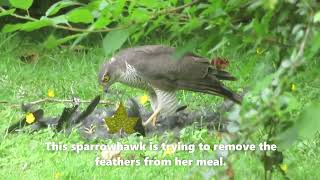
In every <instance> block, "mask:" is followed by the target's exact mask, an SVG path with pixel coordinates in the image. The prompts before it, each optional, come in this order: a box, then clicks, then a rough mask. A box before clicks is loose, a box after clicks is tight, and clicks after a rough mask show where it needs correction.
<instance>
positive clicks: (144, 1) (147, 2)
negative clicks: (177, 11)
mask: <svg viewBox="0 0 320 180" xmlns="http://www.w3.org/2000/svg"><path fill="white" fill-rule="evenodd" d="M138 2H139V4H140V5H142V6H145V7H147V8H156V7H159V5H161V3H159V2H161V1H154V0H140V1H138Z"/></svg>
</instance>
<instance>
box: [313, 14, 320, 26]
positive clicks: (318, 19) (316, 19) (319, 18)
mask: <svg viewBox="0 0 320 180" xmlns="http://www.w3.org/2000/svg"><path fill="white" fill-rule="evenodd" d="M313 22H315V23H316V22H320V11H318V12H317V13H316V14H315V15H314V17H313Z"/></svg>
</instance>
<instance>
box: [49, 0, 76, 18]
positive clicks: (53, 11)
mask: <svg viewBox="0 0 320 180" xmlns="http://www.w3.org/2000/svg"><path fill="white" fill-rule="evenodd" d="M73 5H79V3H78V2H74V1H70V0H64V1H59V2H57V3H55V4H53V5H52V6H51V7H50V8H49V9H48V10H47V12H46V16H52V15H54V14H56V13H58V12H59V11H60V10H61V9H63V8H65V7H69V6H73Z"/></svg>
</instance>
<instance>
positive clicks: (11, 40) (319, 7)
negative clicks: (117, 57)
mask: <svg viewBox="0 0 320 180" xmlns="http://www.w3.org/2000/svg"><path fill="white" fill-rule="evenodd" d="M0 16H1V17H0V26H2V32H1V34H0V55H1V64H0V72H1V75H0V101H1V102H3V103H1V104H0V110H1V111H0V117H1V118H0V121H1V125H0V130H1V131H2V132H4V130H5V128H7V127H8V125H9V124H11V123H12V122H14V121H16V120H17V119H19V118H20V117H21V116H23V115H22V114H21V113H20V112H19V109H16V108H13V107H12V106H11V105H10V103H20V102H28V101H30V100H34V99H39V97H44V96H46V93H47V91H48V89H54V90H55V94H56V96H57V97H59V98H70V96H71V94H72V93H71V92H72V91H73V92H75V93H76V95H77V96H79V97H81V98H83V99H90V98H92V97H94V96H95V95H96V94H98V93H101V91H100V90H99V87H98V85H97V83H96V73H97V70H98V69H99V65H100V64H101V63H102V62H103V61H104V60H105V58H106V57H110V56H111V55H112V54H113V53H114V52H116V51H117V50H118V49H119V48H124V47H132V46H136V45H144V44H166V45H170V46H174V47H177V48H178V50H177V53H180V54H183V53H184V52H187V51H192V52H194V53H196V54H198V55H202V56H204V57H208V58H209V59H212V58H215V57H225V58H226V59H228V60H229V62H230V65H229V67H228V69H227V70H228V71H230V72H232V73H233V74H234V75H235V76H236V77H238V78H239V80H238V81H237V82H235V83H232V84H230V86H232V87H233V89H237V90H238V91H244V92H246V96H245V98H244V103H243V105H242V106H241V107H240V106H237V107H235V108H234V109H232V110H231V111H230V112H229V113H227V114H225V116H226V117H228V118H229V119H230V120H231V121H232V123H230V125H229V126H228V128H227V129H228V132H227V133H222V134H220V133H217V132H211V131H208V130H207V129H206V128H204V127H198V126H196V125H195V126H192V127H187V128H186V129H184V130H183V131H181V132H180V138H179V139H174V138H172V135H170V133H171V132H168V133H167V134H164V135H163V136H160V137H158V136H155V137H148V138H142V139H141V138H136V137H129V138H126V139H123V141H124V142H127V143H128V142H129V143H136V142H138V141H144V142H149V141H152V142H160V141H165V142H168V143H170V142H175V141H179V140H180V141H184V142H187V143H199V142H206V143H210V144H213V143H218V142H220V143H250V142H252V143H259V142H263V141H267V142H269V143H276V144H277V145H278V147H279V149H278V151H276V152H273V153H261V152H256V153H229V154H228V155H224V156H226V158H227V159H228V164H229V165H228V166H227V167H221V168H203V167H192V168H185V167H178V168H172V167H139V168H131V167H126V168H117V167H112V168H106V167H95V166H94V164H93V163H92V160H93V159H94V158H95V156H96V155H97V154H96V153H99V152H90V153H82V154H80V155H78V154H73V153H66V152H54V153H53V152H47V151H46V150H45V148H44V145H43V144H44V142H47V141H49V140H50V141H56V142H64V143H78V142H80V141H82V140H81V139H80V137H79V136H78V135H77V134H76V133H74V134H72V135H71V136H70V137H69V138H66V137H64V136H63V135H59V136H55V137H53V138H52V132H51V131H50V130H46V131H40V132H39V133H36V134H32V135H28V134H22V133H21V134H16V135H7V134H3V136H1V143H0V156H1V159H0V169H1V170H0V177H8V176H9V178H11V179H19V178H22V177H23V178H38V179H40V178H42V177H50V178H62V179H69V178H79V179H81V178H84V177H104V176H108V177H111V178H112V177H114V178H125V177H128V176H131V177H133V176H132V175H137V176H138V175H144V177H146V178H147V177H156V178H159V179H163V178H170V177H178V178H186V177H187V178H190V179H193V178H219V179H220V178H230V179H232V178H237V179H243V178H248V177H249V179H257V178H265V179H269V178H272V177H273V178H277V179H278V178H292V179H301V178H307V179H317V177H318V176H319V171H318V168H319V162H320V161H319V157H318V156H317V154H318V153H319V150H320V149H319V142H320V141H319V136H318V135H317V131H318V130H319V127H320V121H319V120H320V119H319V117H320V114H319V112H320V105H319V99H320V98H319V97H320V91H319V87H320V76H319V68H320V63H319V55H320V51H319V49H320V31H319V26H320V25H319V24H320V4H319V2H318V1H316V0H301V1H296V0H283V1H281V0H257V1H245V0H230V1H224V0H208V1H200V0H194V1H190V0H184V1H181V0H169V1H161V0H160V1H151V0H136V1H133V0H132V1H127V0H119V1H108V0H95V1H85V0H81V1H80V0H79V1H71V0H63V1H49V0H48V1H34V2H33V1H32V0H24V1H20V0H8V1H7V0H2V1H0ZM71 89H72V91H71ZM114 89H116V91H117V92H118V93H116V94H115V95H114V96H111V97H110V96H108V97H105V98H108V99H112V100H119V99H126V98H128V97H132V96H141V95H143V92H142V91H139V90H133V89H131V88H128V87H126V86H122V85H117V86H115V87H114ZM179 100H180V101H181V102H182V103H186V104H189V105H190V108H193V109H199V107H200V108H201V107H206V106H209V108H212V109H213V110H215V107H216V105H217V104H220V103H221V101H222V100H221V99H218V98H213V97H211V96H207V95H202V94H195V93H191V92H184V91H182V92H180V93H179ZM63 106H64V105H63V104H46V105H44V107H45V110H46V112H48V113H49V114H52V115H55V114H57V113H58V112H61V109H62V108H63ZM95 143H96V142H95ZM141 153H142V154H143V155H148V156H154V157H157V158H160V157H161V156H162V152H158V154H152V152H141ZM212 154H213V153H202V152H197V153H195V154H192V155H191V156H192V157H191V156H190V154H184V153H176V154H174V156H177V157H180V158H185V159H190V158H192V159H199V158H206V159H208V158H212ZM218 154H219V152H218ZM136 156H138V155H137V154H136ZM167 158H173V157H167ZM75 162H77V163H75Z"/></svg>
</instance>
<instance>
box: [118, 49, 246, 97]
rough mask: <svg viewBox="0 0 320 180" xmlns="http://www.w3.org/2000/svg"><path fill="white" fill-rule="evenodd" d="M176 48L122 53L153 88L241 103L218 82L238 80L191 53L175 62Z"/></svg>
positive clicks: (136, 50)
mask: <svg viewBox="0 0 320 180" xmlns="http://www.w3.org/2000/svg"><path fill="white" fill-rule="evenodd" d="M174 51H175V49H174V48H170V47H164V46H141V47H137V48H131V49H127V50H124V51H122V52H120V53H119V56H118V57H117V59H118V58H122V59H123V60H125V61H126V62H127V63H128V64H130V65H131V66H133V67H134V68H135V69H136V71H137V73H138V74H139V75H140V76H141V77H142V78H143V79H145V80H146V81H148V82H149V83H151V84H152V85H153V86H154V87H157V88H160V89H163V90H178V89H185V90H191V91H197V92H203V93H208V94H214V95H219V96H225V97H228V98H229V99H231V100H234V101H236V102H240V101H241V100H240V96H238V95H237V94H235V93H233V92H232V91H230V90H229V89H227V88H226V87H224V86H223V84H222V83H221V82H220V81H219V80H235V78H234V77H233V76H231V75H230V74H229V73H228V72H225V71H220V70H217V69H214V68H213V67H212V66H211V65H210V63H209V61H208V60H207V59H205V58H201V57H198V56H196V55H193V54H191V53H189V54H186V55H184V56H183V57H182V58H181V59H178V60H176V59H175V58H174V57H173V55H174Z"/></svg>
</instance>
